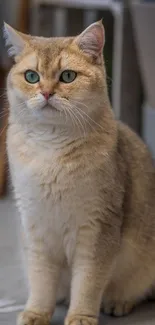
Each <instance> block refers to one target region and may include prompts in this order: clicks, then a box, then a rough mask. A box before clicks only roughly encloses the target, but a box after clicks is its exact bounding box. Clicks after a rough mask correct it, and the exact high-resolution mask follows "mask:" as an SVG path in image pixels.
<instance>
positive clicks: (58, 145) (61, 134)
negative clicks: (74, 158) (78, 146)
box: [9, 107, 115, 149]
mask: <svg viewBox="0 0 155 325" xmlns="http://www.w3.org/2000/svg"><path fill="white" fill-rule="evenodd" d="M88 122H89V123H88V124H87V127H86V124H84V123H83V124H82V125H80V124H79V125H74V124H73V125H72V127H71V126H70V127H69V126H68V125H67V124H66V123H65V121H64V124H63V125H53V124H44V123H42V122H39V121H38V122H36V121H35V123H34V120H29V121H26V120H21V121H19V120H17V119H16V116H14V115H13V114H10V117H9V124H10V126H11V127H12V128H13V129H14V130H16V131H17V133H18V134H19V136H20V135H22V134H23V137H24V138H25V139H27V140H28V142H30V143H31V144H33V146H38V145H39V147H40V146H41V147H43V148H45V149H49V148H51V146H52V148H54V149H62V148H64V147H66V146H67V145H69V144H70V143H73V142H77V141H78V142H79V141H89V139H90V138H91V136H93V137H94V135H95V136H97V137H98V136H101V137H103V136H104V137H105V138H106V137H107V135H108V137H109V133H110V132H111V129H112V128H113V125H114V124H115V120H114V116H113V113H112V110H111V109H110V107H106V109H105V110H104V109H102V113H101V114H100V115H99V117H98V119H96V120H95V119H93V117H92V118H90V120H89V121H88Z"/></svg>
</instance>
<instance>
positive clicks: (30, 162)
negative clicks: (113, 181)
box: [8, 139, 92, 260]
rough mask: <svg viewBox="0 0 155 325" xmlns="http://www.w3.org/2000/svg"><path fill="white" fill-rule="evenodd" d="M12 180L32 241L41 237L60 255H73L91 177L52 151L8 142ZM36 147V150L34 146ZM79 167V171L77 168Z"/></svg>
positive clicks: (84, 216) (40, 239) (90, 199)
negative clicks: (32, 148) (36, 151)
mask: <svg viewBox="0 0 155 325" xmlns="http://www.w3.org/2000/svg"><path fill="white" fill-rule="evenodd" d="M8 149H9V150H8V151H9V160H10V166H11V174H12V180H13V184H14V187H15V194H16V198H17V204H18V207H19V210H20V212H21V217H22V223H23V226H24V228H25V232H26V235H27V237H28V242H29V244H31V245H33V244H34V242H36V241H38V242H39V241H41V242H42V243H44V245H45V246H46V247H47V248H48V249H49V250H50V252H52V253H53V254H55V257H56V258H57V257H58V256H59V258H64V257H65V256H66V257H67V259H68V260H71V259H72V255H73V252H74V248H75V243H76V238H77V233H78V230H79V227H80V226H81V225H82V224H83V223H84V222H86V218H87V215H89V213H87V210H89V209H90V203H91V201H92V197H91V196H90V195H88V189H90V179H89V180H87V178H85V181H84V180H83V175H82V172H81V170H80V169H78V167H77V166H76V168H75V166H73V165H72V164H71V163H67V164H64V163H63V161H61V159H60V157H59V158H58V157H57V156H56V155H54V153H52V151H49V152H47V151H46V156H45V155H43V154H42V153H41V151H40V153H39V154H37V153H36V155H34V153H33V152H31V148H30V147H29V148H25V149H24V147H23V146H22V151H21V150H20V147H18V145H17V144H16V148H13V142H12V139H11V141H10V143H9V142H8ZM32 151H33V150H32ZM75 170H76V172H75Z"/></svg>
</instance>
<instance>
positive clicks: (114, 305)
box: [101, 301, 135, 317]
mask: <svg viewBox="0 0 155 325" xmlns="http://www.w3.org/2000/svg"><path fill="white" fill-rule="evenodd" d="M134 306H135V305H134V303H133V302H122V301H104V302H103V303H102V307H101V309H102V310H103V312H104V313H105V314H107V315H111V316H117V317H120V316H125V315H128V314H129V313H130V312H131V311H132V309H133V308H134Z"/></svg>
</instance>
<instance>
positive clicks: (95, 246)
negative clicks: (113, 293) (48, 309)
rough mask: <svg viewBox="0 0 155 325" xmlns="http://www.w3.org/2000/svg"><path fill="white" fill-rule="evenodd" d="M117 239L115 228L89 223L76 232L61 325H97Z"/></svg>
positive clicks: (114, 255) (113, 260) (113, 262)
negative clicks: (68, 294)
mask: <svg viewBox="0 0 155 325" xmlns="http://www.w3.org/2000/svg"><path fill="white" fill-rule="evenodd" d="M119 238H120V231H119V227H118V229H117V228H116V227H113V226H111V225H106V224H105V225H104V224H103V225H99V224H96V225H93V223H92V224H91V225H88V226H85V227H84V228H83V229H81V230H80V232H79V236H78V242H77V247H76V251H75V256H74V262H73V266H72V282H71V302H70V307H69V311H68V315H67V317H66V320H65V325H79V324H81V325H96V324H97V322H98V317H99V312H100V305H101V300H102V295H103V291H104V290H105V287H106V285H107V283H108V281H109V279H110V276H111V273H112V271H113V267H114V265H115V259H116V254H117V251H118V248H119Z"/></svg>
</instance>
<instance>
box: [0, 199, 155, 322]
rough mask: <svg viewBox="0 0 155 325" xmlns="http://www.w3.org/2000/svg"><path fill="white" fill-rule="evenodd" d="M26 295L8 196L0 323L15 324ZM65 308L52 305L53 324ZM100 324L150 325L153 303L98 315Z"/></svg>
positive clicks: (3, 214)
mask: <svg viewBox="0 0 155 325" xmlns="http://www.w3.org/2000/svg"><path fill="white" fill-rule="evenodd" d="M26 297H27V286H26V276H25V273H24V267H23V262H22V249H21V245H20V220H19V216H18V213H17V211H16V208H15V206H14V202H13V200H12V198H11V197H7V198H6V199H3V200H0V325H15V324H16V315H17V313H18V311H19V310H21V309H22V307H23V305H24V303H25V301H26ZM65 313H66V309H65V307H63V306H62V307H58V308H56V312H55V315H54V317H53V319H52V324H53V325H61V324H63V319H64V316H65ZM100 324H102V325H154V324H155V303H151V304H144V305H142V306H140V307H138V308H137V309H136V310H135V311H134V312H133V313H132V314H131V315H130V316H128V317H123V318H113V317H107V316H104V315H101V319H100Z"/></svg>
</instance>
